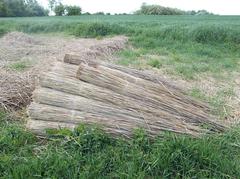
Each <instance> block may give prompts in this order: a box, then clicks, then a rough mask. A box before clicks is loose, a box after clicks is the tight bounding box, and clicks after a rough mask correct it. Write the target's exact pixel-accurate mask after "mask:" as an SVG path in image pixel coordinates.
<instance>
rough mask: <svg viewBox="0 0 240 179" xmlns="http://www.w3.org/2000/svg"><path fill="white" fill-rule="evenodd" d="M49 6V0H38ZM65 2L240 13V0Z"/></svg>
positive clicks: (112, 8)
mask: <svg viewBox="0 0 240 179" xmlns="http://www.w3.org/2000/svg"><path fill="white" fill-rule="evenodd" d="M38 1H39V2H40V3H41V4H43V5H44V6H45V7H47V4H48V1H47V0H38ZM62 2H63V4H70V5H79V6H81V7H82V9H83V11H84V12H91V13H94V12H100V11H103V12H110V13H123V12H126V13H129V12H134V11H135V10H137V9H139V7H140V6H141V4H142V3H143V2H146V3H147V4H159V5H163V6H168V7H174V8H179V9H182V10H201V9H206V10H207V11H210V12H213V13H215V14H221V15H240V0H143V1H139V0H63V1H62Z"/></svg>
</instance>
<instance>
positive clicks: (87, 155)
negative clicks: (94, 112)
mask: <svg viewBox="0 0 240 179" xmlns="http://www.w3.org/2000/svg"><path fill="white" fill-rule="evenodd" d="M12 31H21V32H24V33H28V34H32V35H37V36H49V35H51V36H59V37H61V38H69V37H71V38H83V37H84V38H97V39H102V38H104V37H108V36H115V35H125V36H128V37H129V44H128V46H129V48H127V49H125V50H123V51H121V52H119V53H118V54H116V59H117V60H116V61H115V63H117V64H119V65H124V66H130V67H133V68H137V69H146V70H149V71H151V72H154V73H155V74H158V75H164V76H166V77H167V78H168V79H170V80H172V81H173V82H174V83H175V84H177V85H178V86H179V87H181V88H184V89H185V90H186V91H187V93H188V94H189V95H191V96H193V97H195V98H197V99H200V100H203V101H205V102H207V103H209V105H210V107H211V113H212V114H213V115H215V116H217V118H219V120H222V121H223V122H226V123H230V124H231V125H232V126H233V127H232V129H230V130H229V131H226V132H225V133H223V134H214V135H205V136H201V137H200V138H191V137H188V136H179V135H175V134H168V133H166V135H165V136H164V137H161V138H160V137H159V138H156V139H155V140H152V139H150V138H149V137H148V136H147V135H146V134H145V133H144V131H141V130H136V132H135V135H134V138H133V139H131V140H126V139H114V138H112V137H111V136H108V135H107V134H105V133H104V132H102V131H101V129H99V128H96V127H95V126H92V127H91V128H90V127H89V126H79V127H78V128H77V129H76V130H75V131H74V132H71V131H68V130H66V129H62V130H59V131H48V133H49V136H48V137H47V139H38V138H37V137H36V136H35V135H34V134H32V133H30V132H29V131H26V129H25V128H24V127H23V123H24V122H23V121H24V120H25V117H22V115H21V117H17V118H16V117H11V114H9V113H8V112H6V111H3V110H1V109H0V111H2V112H0V178H1V177H3V178H99V177H103V178H159V177H160V178H239V176H240V173H239V171H240V168H239V167H240V163H239V161H240V152H239V151H240V150H239V145H240V129H239V126H238V123H239V119H240V113H239V109H240V103H239V101H240V88H239V86H240V68H239V67H240V51H239V49H240V16H212V15H210V16H189V15H188V16H185V15H181V16H150V15H149V16H144V15H119V16H103V15H102V16H101V15H99V16H98V15H91V16H88V15H83V16H76V17H26V18H0V36H4V35H5V34H6V33H8V32H12ZM0 53H1V51H0ZM25 66H27V65H26V64H22V63H20V64H19V63H18V64H17V65H16V64H12V65H10V66H9V67H10V68H11V70H16V71H18V72H19V69H20V70H21V71H24V70H25ZM22 111H24V109H23V110H21V112H22ZM22 118H24V119H22Z"/></svg>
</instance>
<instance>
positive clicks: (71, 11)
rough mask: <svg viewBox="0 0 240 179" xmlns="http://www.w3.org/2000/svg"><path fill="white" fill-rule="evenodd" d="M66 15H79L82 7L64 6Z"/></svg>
mask: <svg viewBox="0 0 240 179" xmlns="http://www.w3.org/2000/svg"><path fill="white" fill-rule="evenodd" d="M65 9H66V15H67V16H78V15H81V12H82V9H81V7H79V6H66V7H65Z"/></svg>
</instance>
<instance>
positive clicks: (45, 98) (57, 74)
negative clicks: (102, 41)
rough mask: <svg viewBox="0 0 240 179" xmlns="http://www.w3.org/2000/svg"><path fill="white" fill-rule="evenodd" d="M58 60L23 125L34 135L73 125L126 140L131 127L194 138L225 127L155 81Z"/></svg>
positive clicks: (81, 62) (200, 106)
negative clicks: (93, 127)
mask: <svg viewBox="0 0 240 179" xmlns="http://www.w3.org/2000/svg"><path fill="white" fill-rule="evenodd" d="M64 61H65V62H66V61H68V63H62V62H57V63H56V64H55V65H54V67H53V69H52V70H51V71H50V72H48V73H47V74H45V75H44V76H43V77H41V79H40V87H39V88H37V89H36V90H35V91H34V94H33V103H32V104H31V105H30V106H29V107H28V112H29V116H30V118H31V120H29V121H28V124H27V126H28V128H30V129H31V130H32V131H34V132H36V133H37V134H44V131H45V129H47V128H59V127H67V128H70V129H73V128H74V127H75V126H77V125H78V124H79V123H86V124H98V125H100V126H103V129H104V130H105V131H106V132H108V133H110V134H112V135H114V136H119V135H122V136H126V137H131V134H132V132H133V130H134V129H136V128H143V129H145V130H146V131H147V132H148V133H149V135H151V136H156V135H159V134H160V133H161V132H162V131H170V132H175V133H180V134H189V135H192V136H199V135H200V134H202V133H206V132H210V131H223V130H224V129H225V127H226V126H224V125H223V124H220V123H218V122H217V121H216V120H215V118H214V117H213V116H211V115H209V107H208V106H207V105H206V104H205V103H202V102H199V101H196V100H194V99H192V98H190V97H188V96H186V95H185V94H184V92H182V91H181V90H179V89H178V88H177V87H175V86H174V85H171V84H170V83H169V82H166V81H165V80H163V79H161V78H160V77H155V76H152V75H149V76H148V74H145V73H142V72H141V71H137V70H133V69H128V68H124V67H120V66H117V65H113V64H110V63H106V62H97V61H95V60H94V59H93V60H88V61H86V60H83V59H82V57H78V56H72V55H66V57H65V60H64ZM202 126H205V128H202ZM206 126H207V127H208V128H206Z"/></svg>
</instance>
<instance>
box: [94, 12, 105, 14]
mask: <svg viewBox="0 0 240 179" xmlns="http://www.w3.org/2000/svg"><path fill="white" fill-rule="evenodd" d="M94 15H105V14H104V12H96V13H94Z"/></svg>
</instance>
